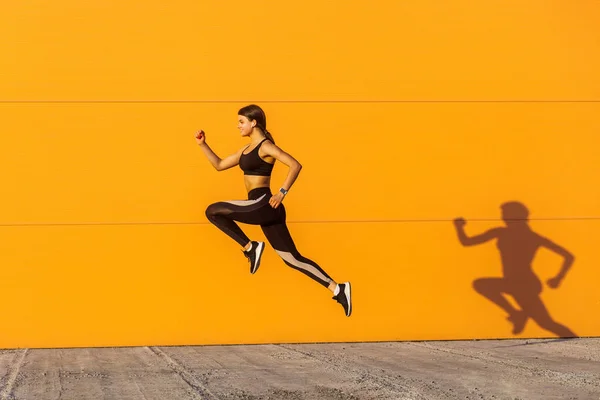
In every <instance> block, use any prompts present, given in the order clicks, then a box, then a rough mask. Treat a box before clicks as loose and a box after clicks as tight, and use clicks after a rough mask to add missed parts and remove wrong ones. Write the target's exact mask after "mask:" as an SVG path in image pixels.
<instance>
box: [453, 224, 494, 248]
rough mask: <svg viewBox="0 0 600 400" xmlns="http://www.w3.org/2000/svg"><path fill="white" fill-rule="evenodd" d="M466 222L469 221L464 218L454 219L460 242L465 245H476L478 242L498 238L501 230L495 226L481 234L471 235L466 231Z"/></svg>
mask: <svg viewBox="0 0 600 400" xmlns="http://www.w3.org/2000/svg"><path fill="white" fill-rule="evenodd" d="M466 224H467V221H465V220H464V219H463V218H457V219H455V220H454V227H455V228H456V233H457V235H458V240H459V241H460V244H462V245H463V246H474V245H477V244H482V243H485V242H487V241H489V240H492V239H496V238H497V237H498V234H499V232H500V228H493V229H490V230H488V231H486V232H484V233H482V234H480V235H475V236H471V237H469V236H467V234H466V233H465V225H466Z"/></svg>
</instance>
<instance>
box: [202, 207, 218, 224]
mask: <svg viewBox="0 0 600 400" xmlns="http://www.w3.org/2000/svg"><path fill="white" fill-rule="evenodd" d="M204 215H206V218H208V219H209V220H211V219H212V218H213V217H214V216H215V215H217V206H216V204H211V205H209V206H208V207H206V211H204Z"/></svg>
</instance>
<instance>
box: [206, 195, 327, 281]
mask: <svg viewBox="0 0 600 400" xmlns="http://www.w3.org/2000/svg"><path fill="white" fill-rule="evenodd" d="M271 196H272V194H271V190H270V189H269V188H268V187H261V188H256V189H253V190H251V191H250V192H249V193H248V200H232V201H220V202H217V203H214V204H211V205H210V206H208V208H207V209H206V217H207V218H208V220H209V221H210V222H212V223H213V224H214V225H215V226H216V227H217V228H219V229H220V230H222V231H223V232H225V233H226V234H227V235H229V236H230V237H231V238H232V239H233V240H235V241H236V242H237V243H238V244H239V245H240V246H242V247H245V246H246V245H247V244H248V243H249V242H250V239H248V236H246V234H245V233H244V232H243V231H242V230H241V229H240V227H239V226H238V224H236V222H235V221H238V222H241V223H244V224H249V225H260V227H261V228H262V231H263V233H264V234H265V237H266V238H267V240H268V241H269V243H270V244H271V246H273V248H274V249H275V251H276V252H277V254H279V256H280V257H281V258H282V259H283V262H285V263H286V264H287V265H288V266H290V267H292V268H294V269H296V270H298V271H300V272H302V273H304V274H306V275H307V276H309V277H310V278H312V279H314V280H315V281H317V282H319V283H320V284H321V285H323V286H325V287H328V286H329V284H330V283H331V282H332V281H333V279H331V277H330V276H329V275H327V273H326V272H325V271H323V269H322V268H321V267H319V266H318V265H317V263H315V262H314V261H312V260H309V259H308V258H305V257H303V256H302V255H301V254H300V253H299V252H298V250H297V249H296V245H295V244H294V241H293V240H292V236H291V235H290V232H289V230H288V228H287V225H286V223H285V218H286V216H285V207H284V206H283V203H282V204H279V206H278V207H277V208H273V207H271V205H270V204H269V200H270V199H271Z"/></svg>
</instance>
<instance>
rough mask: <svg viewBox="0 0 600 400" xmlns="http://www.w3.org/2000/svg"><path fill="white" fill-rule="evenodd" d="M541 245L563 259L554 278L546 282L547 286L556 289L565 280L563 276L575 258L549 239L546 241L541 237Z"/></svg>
mask: <svg viewBox="0 0 600 400" xmlns="http://www.w3.org/2000/svg"><path fill="white" fill-rule="evenodd" d="M541 240H542V241H541V243H540V244H541V245H542V246H544V247H546V248H547V249H549V250H552V251H553V252H555V253H556V254H559V255H561V256H562V257H563V259H564V261H563V265H562V267H561V269H560V271H559V272H558V274H556V276H555V277H554V278H551V279H549V280H548V282H547V283H548V286H550V287H551V288H557V287H558V286H559V285H560V283H561V282H562V280H563V279H564V278H565V276H566V275H567V272H568V271H569V269H571V265H573V262H574V261H575V257H574V256H573V254H571V253H570V252H569V251H567V249H565V248H564V247H562V246H559V245H557V244H556V243H554V242H552V241H551V240H549V239H546V238H545V237H541Z"/></svg>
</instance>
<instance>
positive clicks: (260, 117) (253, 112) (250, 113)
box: [238, 104, 275, 143]
mask: <svg viewBox="0 0 600 400" xmlns="http://www.w3.org/2000/svg"><path fill="white" fill-rule="evenodd" d="M238 115H243V116H244V117H246V118H248V119H249V120H250V121H256V126H258V127H259V128H260V130H261V131H263V133H264V134H265V136H266V137H267V139H269V140H270V141H271V142H273V143H275V140H273V135H271V132H269V131H268V130H267V116H266V115H265V112H264V111H263V110H262V108H260V107H259V106H257V105H256V104H250V105H249V106H246V107H242V108H240V111H238Z"/></svg>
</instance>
